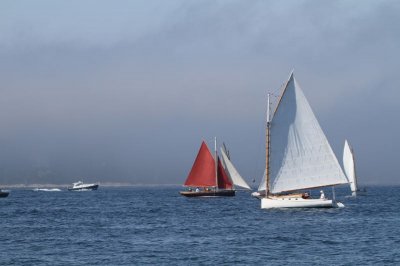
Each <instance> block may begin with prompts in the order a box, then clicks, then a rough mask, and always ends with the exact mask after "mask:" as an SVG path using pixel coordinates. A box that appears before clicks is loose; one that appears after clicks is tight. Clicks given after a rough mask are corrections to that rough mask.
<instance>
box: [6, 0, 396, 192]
mask: <svg viewBox="0 0 400 266" xmlns="http://www.w3.org/2000/svg"><path fill="white" fill-rule="evenodd" d="M399 13H400V2H398V1H368V0H366V1H316V0H311V1H290V0H289V1H264V0H263V1H261V0H260V1H257V0H254V1H247V0H237V1H235V0H230V1H228V0H226V1H217V0H214V1H208V0H196V1H194V0H181V1H176V0H169V1H163V0H159V1H156V0H150V1H148V0H143V1H140V0H137V1H101V0H92V1H90V0H87V1H66V0H65V1H54V0H37V1H15V0H3V1H1V2H0V185H1V184H3V185H4V184H38V183H42V184H49V183H51V184H67V183H72V182H75V181H77V180H79V179H83V180H84V181H88V182H89V181H90V182H103V183H106V182H110V183H112V182H113V183H129V184H182V183H183V182H184V180H185V179H186V177H187V174H188V172H189V170H190V168H191V166H192V163H193V161H194V159H195V156H196V154H197V152H198V149H199V147H200V143H201V141H202V140H205V141H207V142H208V143H209V145H210V147H212V146H213V144H212V141H213V138H214V136H216V137H217V139H218V142H219V143H220V144H221V143H222V142H225V143H226V145H227V146H228V148H229V150H230V153H231V157H232V161H233V163H234V164H235V166H236V168H237V169H238V170H239V172H240V173H241V174H242V176H243V177H244V178H245V179H246V180H248V181H250V182H251V180H253V178H255V179H256V180H259V179H260V178H261V175H262V173H263V168H264V165H265V112H266V95H267V93H268V92H273V93H276V92H277V91H278V90H279V88H280V86H281V85H282V83H283V82H284V81H285V80H286V79H287V77H288V75H289V73H290V71H291V70H292V69H294V73H295V76H296V79H297V81H298V82H299V84H300V86H301V87H302V89H303V91H304V93H305V95H306V97H307V98H308V100H309V102H310V104H311V106H312V108H313V110H314V112H315V114H316V116H317V118H318V120H319V122H320V124H321V127H322V129H323V130H324V132H325V134H326V135H327V137H328V139H329V142H330V144H331V146H332V148H333V150H334V152H335V154H336V155H337V157H338V160H339V161H340V162H341V158H342V150H343V145H344V140H345V139H348V140H349V142H350V144H351V145H352V146H353V149H354V151H355V156H356V164H357V171H358V175H359V178H360V180H359V182H360V183H361V184H367V185H368V184H381V185H391V184H395V185H398V184H400V179H399V175H398V168H397V166H398V159H399V155H398V151H399V150H400V141H399V139H398V136H400V126H399V123H398V121H399V118H398V116H399V113H400V104H399V102H400V91H399V89H398V84H399V83H400V75H399V74H398V65H399V62H400V56H399V50H398V49H399V47H400V34H399V32H400V24H399V23H398V14H399ZM254 185H256V184H254Z"/></svg>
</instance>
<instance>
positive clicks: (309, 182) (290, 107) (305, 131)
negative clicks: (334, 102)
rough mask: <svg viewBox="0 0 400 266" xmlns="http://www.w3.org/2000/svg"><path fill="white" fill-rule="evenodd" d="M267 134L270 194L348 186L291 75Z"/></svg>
mask: <svg viewBox="0 0 400 266" xmlns="http://www.w3.org/2000/svg"><path fill="white" fill-rule="evenodd" d="M270 131H271V132H270V134H271V143H270V153H271V155H270V161H269V164H270V171H269V174H270V178H271V182H272V183H271V192H272V193H282V192H288V191H295V190H301V189H309V188H317V187H323V186H333V185H338V184H345V183H348V181H347V179H346V177H345V175H344V173H343V171H342V169H341V167H340V165H339V163H338V161H337V158H336V156H335V154H334V153H333V151H332V148H331V146H330V145H329V142H328V140H327V139H326V136H325V134H324V133H323V131H322V129H321V127H320V125H319V123H318V121H317V119H316V117H315V115H314V113H313V111H312V109H311V107H310V105H309V103H308V101H307V99H306V98H305V96H304V94H303V92H302V90H301V88H300V86H299V85H298V84H297V82H296V80H295V78H294V76H293V73H291V75H290V78H289V80H288V82H287V84H286V86H285V88H284V92H283V94H282V96H281V98H280V99H279V103H278V106H277V108H276V110H275V112H274V116H273V118H272V121H271V126H270ZM264 188H265V185H264Z"/></svg>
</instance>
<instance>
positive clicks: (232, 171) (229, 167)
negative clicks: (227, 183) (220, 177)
mask: <svg viewBox="0 0 400 266" xmlns="http://www.w3.org/2000/svg"><path fill="white" fill-rule="evenodd" d="M221 154H222V161H223V165H224V166H225V169H226V172H227V173H228V175H229V177H230V178H231V180H232V182H233V184H234V185H235V186H239V187H242V188H246V189H251V188H250V186H249V185H248V184H247V183H246V181H244V180H243V178H242V177H241V176H240V174H239V172H238V171H237V170H236V168H235V166H233V164H232V162H231V161H230V160H229V159H228V156H227V155H226V153H225V151H224V150H223V149H222V148H221Z"/></svg>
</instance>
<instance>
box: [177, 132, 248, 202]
mask: <svg viewBox="0 0 400 266" xmlns="http://www.w3.org/2000/svg"><path fill="white" fill-rule="evenodd" d="M214 146H215V155H214V157H213V156H212V154H211V152H210V149H209V148H208V146H207V144H206V143H205V142H204V141H203V142H202V143H201V146H200V150H199V152H198V154H197V157H196V160H195V161H194V163H193V166H192V169H191V171H190V173H189V175H188V177H187V179H186V181H185V184H184V186H186V187H188V190H187V191H181V192H180V194H181V195H182V196H185V197H232V196H235V182H236V185H237V186H242V187H244V188H248V189H250V187H249V186H248V185H247V184H246V182H245V181H244V180H243V178H242V177H241V176H240V175H239V173H238V172H237V170H236V168H235V167H234V166H233V164H232V162H231V161H230V159H229V158H228V155H227V154H226V152H225V151H224V150H222V149H221V153H222V160H221V159H220V158H219V157H218V154H217V139H216V138H215V145H214ZM238 180H239V181H238ZM194 188H195V189H194Z"/></svg>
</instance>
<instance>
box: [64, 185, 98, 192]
mask: <svg viewBox="0 0 400 266" xmlns="http://www.w3.org/2000/svg"><path fill="white" fill-rule="evenodd" d="M98 187H99V185H93V186H87V187H81V188H72V187H70V188H68V190H69V191H78V190H97V188H98Z"/></svg>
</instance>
